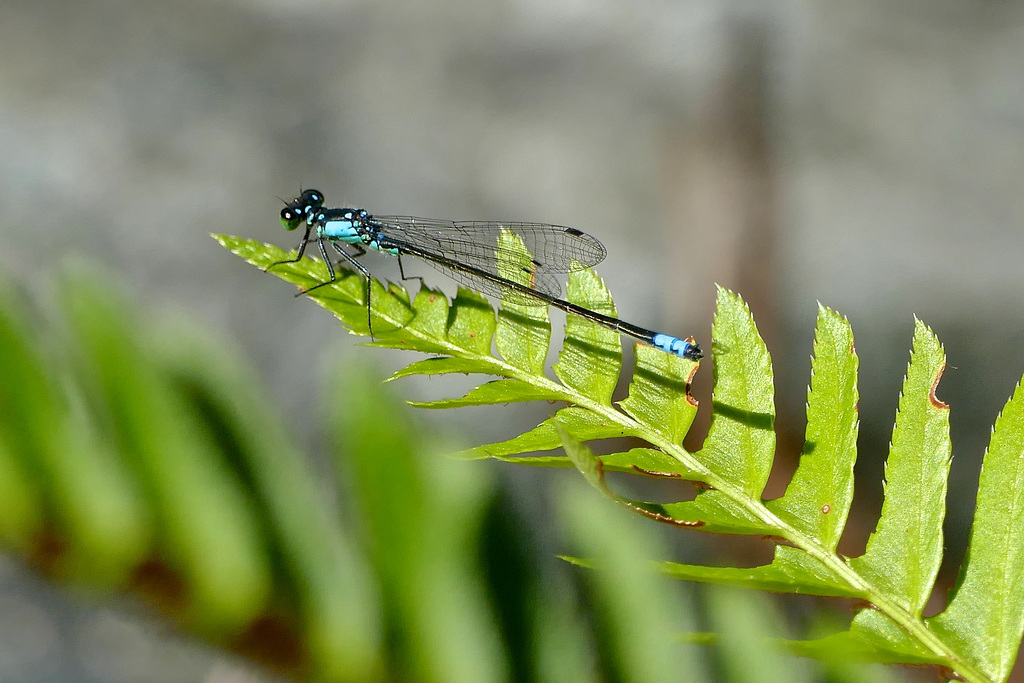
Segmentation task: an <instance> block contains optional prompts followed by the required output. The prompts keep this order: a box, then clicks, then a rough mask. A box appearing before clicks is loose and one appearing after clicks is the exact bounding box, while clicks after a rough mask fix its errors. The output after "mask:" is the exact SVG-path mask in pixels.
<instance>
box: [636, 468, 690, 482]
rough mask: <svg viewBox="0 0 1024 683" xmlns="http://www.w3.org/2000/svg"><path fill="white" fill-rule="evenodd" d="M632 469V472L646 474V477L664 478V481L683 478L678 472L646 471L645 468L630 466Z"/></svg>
mask: <svg viewBox="0 0 1024 683" xmlns="http://www.w3.org/2000/svg"><path fill="white" fill-rule="evenodd" d="M632 468H633V469H634V470H636V471H637V472H639V473H640V474H646V475H648V476H650V477H664V478H666V479H678V478H679V477H681V476H683V475H681V474H679V473H678V472H659V471H658V470H649V469H647V468H645V467H640V466H639V465H632Z"/></svg>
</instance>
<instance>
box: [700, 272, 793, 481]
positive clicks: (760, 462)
mask: <svg viewBox="0 0 1024 683" xmlns="http://www.w3.org/2000/svg"><path fill="white" fill-rule="evenodd" d="M711 348H712V351H713V354H714V357H715V389H714V394H713V397H712V401H713V412H712V413H711V427H710V429H709V431H708V438H707V441H705V442H704V448H703V449H701V452H700V456H701V459H702V460H703V461H704V462H705V463H706V464H707V466H708V467H709V468H710V469H711V470H713V471H714V472H716V473H718V474H720V475H721V476H722V477H724V478H725V479H728V480H729V481H731V482H736V483H737V484H739V485H741V486H742V487H743V489H744V490H745V491H746V492H747V494H749V495H750V496H751V497H755V498H756V497H758V496H760V495H761V491H763V490H764V485H765V482H767V481H768V474H769V472H771V469H772V460H773V459H774V457H775V432H774V431H773V429H772V428H773V425H774V424H775V401H774V385H773V375H772V365H771V357H770V356H769V355H768V349H767V348H765V345H764V340H762V339H761V336H760V335H759V334H758V333H757V326H756V325H755V324H754V318H753V316H751V314H750V309H748V308H747V305H746V304H745V303H744V302H743V300H742V299H740V297H738V296H737V295H735V294H733V293H732V292H729V291H727V290H725V289H722V288H721V287H719V289H718V309H717V312H716V313H715V323H714V328H713V330H712V345H711Z"/></svg>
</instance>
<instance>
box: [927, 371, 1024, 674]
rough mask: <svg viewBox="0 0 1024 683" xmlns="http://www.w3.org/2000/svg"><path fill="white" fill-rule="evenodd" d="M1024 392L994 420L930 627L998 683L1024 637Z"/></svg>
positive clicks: (1020, 390)
mask: <svg viewBox="0 0 1024 683" xmlns="http://www.w3.org/2000/svg"><path fill="white" fill-rule="evenodd" d="M1022 387H1024V385H1022V384H1021V383H1018V384H1017V388H1016V390H1014V392H1013V396H1012V397H1011V398H1010V400H1009V401H1007V402H1006V405H1005V406H1004V407H1003V410H1002V412H1001V413H1000V415H999V417H998V418H997V419H996V424H995V428H994V429H993V430H992V438H991V440H990V442H989V446H988V451H987V452H986V453H985V460H984V462H983V464H982V470H981V481H980V484H979V486H978V504H977V508H976V509H975V512H974V526H973V527H972V529H971V539H970V543H969V545H968V548H967V558H966V559H965V561H964V567H963V569H962V570H961V574H960V581H959V585H958V586H957V587H956V589H955V590H954V591H953V595H952V597H951V599H950V601H949V607H947V608H946V610H945V611H944V612H942V613H941V614H938V615H936V616H934V617H932V618H931V619H929V620H928V623H929V625H930V626H931V627H932V628H933V629H935V631H936V632H938V633H940V634H942V635H943V636H945V637H948V638H949V639H950V640H952V641H953V642H955V643H957V644H958V645H959V646H960V647H961V648H962V650H963V651H964V652H970V653H971V658H972V660H974V661H975V662H976V663H977V664H978V665H979V666H981V667H983V668H984V669H985V670H986V671H991V672H992V673H993V678H994V679H995V680H1005V679H1006V677H1007V676H1009V675H1010V671H1011V669H1012V668H1013V663H1014V659H1015V658H1016V656H1017V649H1018V645H1019V644H1020V640H1021V632H1022V630H1024V618H1022V614H1024V552H1022V546H1021V539H1022V538H1024V388H1022Z"/></svg>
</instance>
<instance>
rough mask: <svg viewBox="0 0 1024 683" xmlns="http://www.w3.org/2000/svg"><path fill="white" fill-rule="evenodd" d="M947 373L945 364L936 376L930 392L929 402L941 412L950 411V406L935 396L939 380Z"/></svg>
mask: <svg viewBox="0 0 1024 683" xmlns="http://www.w3.org/2000/svg"><path fill="white" fill-rule="evenodd" d="M945 371H946V364H945V363H943V364H942V367H940V368H939V371H938V372H937V373H936V374H935V381H933V382H932V388H931V390H929V392H928V400H929V401H931V402H932V405H933V406H935V407H936V408H938V409H939V410H949V405H948V404H946V403H943V402H942V401H940V400H939V397H938V396H936V395H935V388H936V387H938V386H939V380H940V379H942V373H943V372H945Z"/></svg>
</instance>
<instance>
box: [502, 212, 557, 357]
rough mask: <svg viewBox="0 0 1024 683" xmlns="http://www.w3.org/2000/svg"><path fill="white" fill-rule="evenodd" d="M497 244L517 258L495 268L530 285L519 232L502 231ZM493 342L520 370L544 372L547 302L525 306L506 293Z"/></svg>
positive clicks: (548, 334) (529, 265)
mask: <svg viewBox="0 0 1024 683" xmlns="http://www.w3.org/2000/svg"><path fill="white" fill-rule="evenodd" d="M498 248H499V249H503V250H505V251H504V252H503V253H512V254H517V255H518V257H519V259H518V261H507V260H502V261H500V262H499V263H498V272H499V273H500V274H501V275H502V276H503V277H505V278H507V279H509V280H513V281H515V282H521V283H522V284H525V285H529V278H528V277H525V275H526V274H527V273H531V272H532V271H533V263H532V262H531V260H530V254H529V252H527V250H526V245H525V244H523V240H522V238H521V237H519V236H518V235H516V234H514V233H511V232H508V231H507V230H506V231H502V234H501V236H500V237H499V238H498ZM495 342H496V344H497V347H498V353H500V354H501V356H502V358H504V359H505V360H506V361H508V362H509V363H510V364H511V365H514V366H515V367H517V368H520V369H521V370H525V371H526V372H529V373H530V374H534V375H539V374H542V373H543V372H544V361H545V360H546V359H547V357H548V346H549V345H550V343H551V321H550V320H548V309H547V306H525V305H523V304H520V303H516V302H515V301H514V300H511V297H505V299H504V300H503V301H502V304H501V310H500V311H498V333H497V338H496V339H495Z"/></svg>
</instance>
